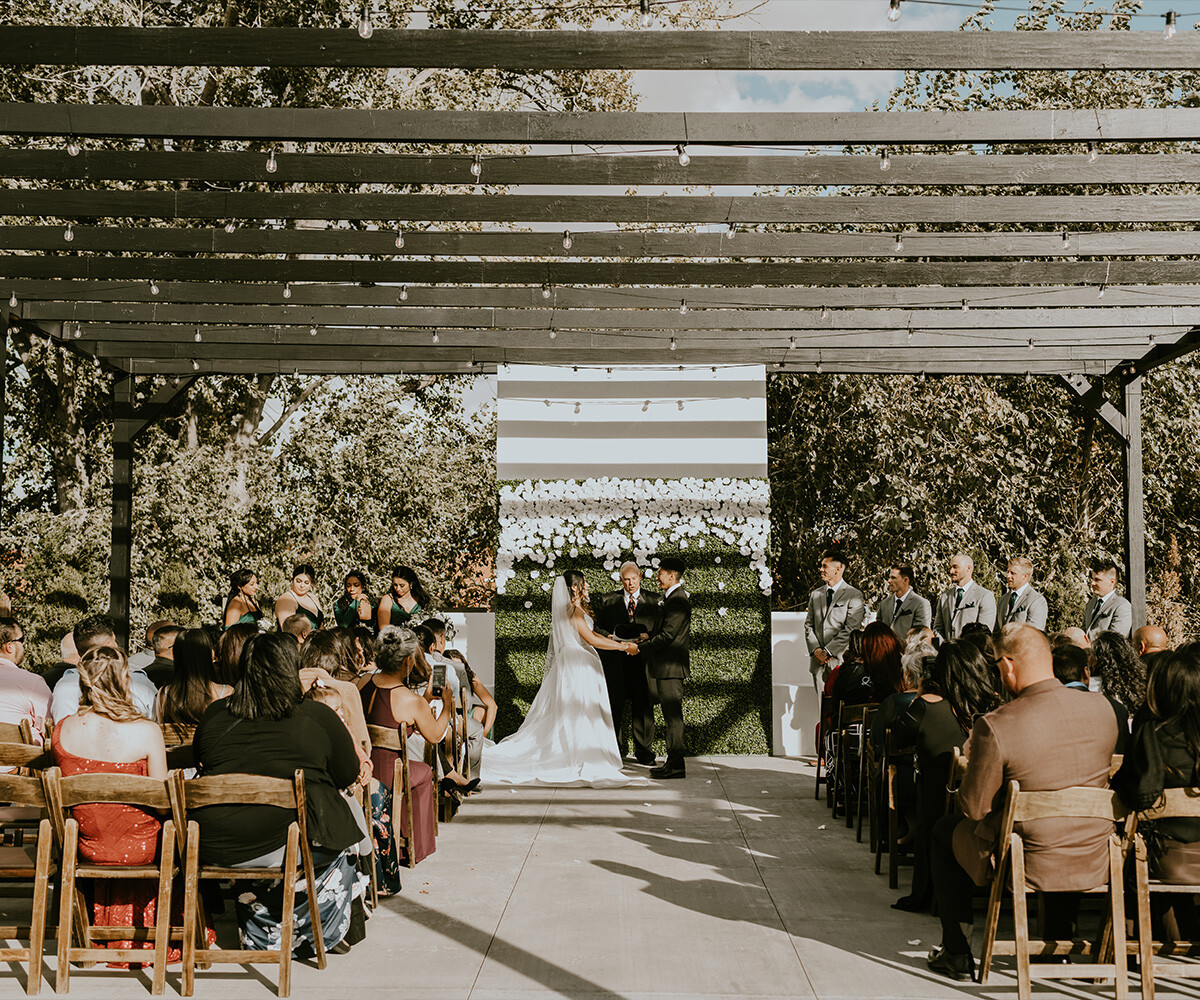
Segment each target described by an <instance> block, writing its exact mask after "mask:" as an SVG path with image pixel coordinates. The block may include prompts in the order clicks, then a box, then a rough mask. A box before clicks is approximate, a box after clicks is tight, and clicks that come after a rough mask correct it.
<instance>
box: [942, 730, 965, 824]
mask: <svg viewBox="0 0 1200 1000" xmlns="http://www.w3.org/2000/svg"><path fill="white" fill-rule="evenodd" d="M966 774H967V757H966V754H964V753H963V752H962V748H961V747H955V748H954V759H953V760H952V761H951V762H950V775H949V778H948V780H947V781H946V804H945V806H944V807H943V811H942V814H943V815H945V816H949V815H950V811H951V810H952V809H953V808H954V796H955V795H956V794H957V793H958V786H959V785H961V784H962V782H963V778H964V777H966Z"/></svg>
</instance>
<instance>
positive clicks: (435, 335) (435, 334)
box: [433, 330, 441, 344]
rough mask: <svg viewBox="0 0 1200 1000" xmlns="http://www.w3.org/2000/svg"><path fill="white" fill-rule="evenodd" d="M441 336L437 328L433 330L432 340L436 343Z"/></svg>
mask: <svg viewBox="0 0 1200 1000" xmlns="http://www.w3.org/2000/svg"><path fill="white" fill-rule="evenodd" d="M440 339H441V338H440V337H439V336H438V332H437V330H434V331H433V342H434V343H435V344H436V343H437V342H438V341H439V340H440Z"/></svg>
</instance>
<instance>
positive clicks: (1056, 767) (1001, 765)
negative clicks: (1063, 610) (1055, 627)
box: [927, 623, 1117, 981]
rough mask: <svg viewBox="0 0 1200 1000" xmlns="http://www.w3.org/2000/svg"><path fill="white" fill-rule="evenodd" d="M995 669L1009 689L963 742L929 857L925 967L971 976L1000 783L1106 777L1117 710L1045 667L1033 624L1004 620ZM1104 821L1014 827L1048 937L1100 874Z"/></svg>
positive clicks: (1107, 829) (1093, 782)
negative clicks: (934, 932)
mask: <svg viewBox="0 0 1200 1000" xmlns="http://www.w3.org/2000/svg"><path fill="white" fill-rule="evenodd" d="M996 655H997V658H998V660H999V663H998V667H999V671H1000V676H1001V679H1002V680H1003V682H1004V684H1005V686H1006V687H1007V688H1008V689H1009V690H1010V691H1011V692H1012V693H1013V695H1014V698H1013V700H1012V701H1010V702H1009V703H1008V704H1006V705H1002V706H1001V707H999V708H997V709H995V710H994V711H992V712H989V713H987V714H986V715H983V716H980V717H979V718H978V719H976V720H975V723H974V725H973V726H972V727H971V736H970V739H969V740H968V742H967V747H966V755H967V759H968V761H969V763H968V765H967V772H966V775H965V776H964V778H963V782H962V784H961V785H960V786H959V789H958V792H957V795H956V797H955V801H956V802H957V804H958V808H959V810H960V812H961V814H962V815H960V816H944V817H942V818H941V819H940V820H938V821H937V822H936V823H935V824H934V827H933V842H932V844H931V846H930V867H931V869H932V872H933V892H934V898H935V900H936V902H937V907H938V918H939V919H940V920H941V923H942V943H941V946H940V947H938V948H935V949H934V950H933V951H932V952H930V954H929V958H928V960H927V964H928V966H929V968H930V969H931V970H932V971H934V972H938V973H941V974H942V975H945V976H949V977H950V978H952V979H957V980H962V981H966V980H968V979H970V978H971V976H972V974H973V972H974V967H975V961H974V958H973V957H972V955H971V946H970V942H969V940H968V939H967V935H966V933H964V928H969V927H970V925H971V923H972V920H973V916H972V905H971V895H972V888H971V887H972V884H974V885H977V886H982V885H984V884H985V882H986V880H987V878H988V876H989V874H990V871H991V864H990V861H991V856H992V853H993V852H994V851H995V849H996V837H997V835H998V832H999V829H1000V822H1001V814H1002V812H1003V809H1004V801H1005V796H1004V794H1003V793H1004V787H1005V785H1006V784H1007V782H1009V781H1010V780H1015V781H1016V782H1017V783H1018V784H1019V785H1020V787H1021V788H1024V789H1028V790H1047V791H1053V790H1056V789H1061V788H1070V787H1072V786H1075V785H1086V786H1089V787H1092V788H1105V787H1107V786H1108V768H1109V762H1110V761H1111V760H1112V754H1113V749H1114V748H1115V746H1116V743H1117V719H1116V716H1115V715H1114V714H1113V711H1112V708H1111V707H1110V706H1109V704H1108V702H1107V701H1105V699H1104V698H1103V697H1102V696H1100V695H1098V694H1095V693H1093V692H1090V691H1068V690H1067V689H1066V688H1064V687H1063V685H1062V683H1061V682H1060V681H1059V680H1058V679H1057V678H1055V676H1054V661H1053V658H1052V656H1051V653H1050V644H1049V642H1048V641H1047V640H1046V637H1045V636H1044V635H1043V634H1042V633H1041V632H1040V631H1039V630H1038V629H1036V628H1033V627H1032V626H1029V625H1023V624H1020V623H1012V624H1009V625H1006V626H1005V627H1004V628H1003V629H1002V630H1001V632H1000V634H999V636H998V637H997V641H996ZM1112 829H1113V827H1112V823H1111V822H1107V821H1100V820H1076V819H1041V820H1033V821H1030V822H1028V823H1024V824H1022V825H1021V827H1020V828H1019V829H1018V830H1017V832H1018V833H1020V834H1022V835H1023V836H1024V838H1025V873H1026V879H1027V881H1028V883H1029V885H1030V886H1031V887H1032V888H1034V889H1036V890H1038V891H1039V892H1043V893H1045V894H1046V895H1045V896H1044V898H1043V902H1044V920H1043V930H1044V933H1045V936H1046V939H1047V940H1056V939H1061V938H1068V937H1071V926H1072V924H1073V923H1074V919H1075V914H1076V911H1077V910H1078V905H1079V896H1078V893H1079V891H1080V890H1083V889H1091V888H1093V887H1095V886H1097V885H1102V884H1104V883H1105V882H1107V880H1108V839H1109V837H1110V836H1111V835H1112Z"/></svg>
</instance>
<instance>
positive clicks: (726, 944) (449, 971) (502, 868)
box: [0, 757, 1200, 1000]
mask: <svg viewBox="0 0 1200 1000" xmlns="http://www.w3.org/2000/svg"><path fill="white" fill-rule="evenodd" d="M630 771H631V772H634V771H636V772H638V773H644V769H642V768H635V767H631V768H630ZM812 789H813V785H812V769H811V768H808V767H805V766H804V765H801V764H799V763H797V762H794V761H786V760H778V759H771V758H763V757H743V758H729V757H719V758H711V759H696V760H690V761H689V762H688V777H687V779H686V780H684V781H668V782H661V783H654V784H647V785H645V786H643V787H637V788H625V789H617V790H605V791H601V790H592V789H542V790H537V789H522V790H519V791H516V792H513V791H511V790H501V789H494V790H489V791H487V792H486V793H484V794H481V795H479V796H475V797H472V798H471V799H470V800H469V801H468V802H467V803H466V804H465V805H464V807H463V809H462V811H461V812H460V813H459V816H458V818H457V819H455V821H454V822H453V823H451V824H448V825H443V826H442V828H441V833H440V836H439V838H438V849H437V853H436V854H434V855H433V856H432V857H430V858H428V859H427V860H426V861H424V862H422V864H421V865H420V867H419V868H417V869H416V870H415V871H413V872H405V873H404V876H403V879H404V889H403V892H402V893H401V894H400V895H399V896H398V897H395V898H393V899H389V900H386V901H385V902H384V903H383V904H382V906H381V909H380V911H379V912H378V913H376V915H375V916H374V917H372V919H371V920H370V922H369V923H368V927H367V929H368V937H367V940H366V941H364V942H363V943H361V944H359V945H358V946H356V947H355V948H354V950H353V951H352V952H351V953H350V954H349V955H347V956H330V959H329V967H328V968H327V969H326V970H325V971H324V972H319V971H318V970H317V969H316V968H315V967H312V966H311V965H309V964H307V963H299V964H297V965H296V966H295V967H294V971H293V991H292V992H293V995H294V996H296V997H345V998H346V1000H350V998H352V997H353V998H356V1000H357V998H362V997H375V996H379V997H382V996H389V997H392V996H403V997H412V998H414V1000H467V998H470V1000H517V998H541V997H546V998H549V997H581V998H609V1000H650V998H653V1000H672V998H676V997H679V998H684V997H688V998H694V997H701V998H726V997H728V998H733V997H738V998H756V997H800V998H804V997H819V998H822V1000H833V998H841V997H854V998H860V997H871V998H884V997H906V998H907V997H913V998H924V997H929V998H943V997H962V996H976V997H999V998H1004V1000H1008V998H1015V997H1016V984H1015V982H1014V980H1013V979H1012V977H1011V976H1009V975H1008V974H1007V972H1006V971H1005V970H1006V966H1001V969H1000V970H999V971H998V972H997V973H995V974H994V975H993V977H992V980H991V981H990V982H989V984H988V986H987V988H980V987H977V986H972V985H966V984H964V985H957V984H953V983H950V982H948V981H946V980H943V979H940V978H938V977H935V976H932V975H930V974H929V973H927V972H926V970H925V968H924V956H925V953H926V952H927V951H928V950H929V948H930V947H931V946H932V945H933V944H935V943H936V942H937V938H938V929H937V923H936V921H935V920H934V919H933V918H931V917H929V916H926V915H910V914H902V913H898V912H897V911H894V910H891V909H889V907H888V904H889V903H890V902H892V901H893V899H895V897H896V896H897V895H899V894H900V893H897V892H893V891H890V890H889V889H888V888H887V880H886V878H884V877H880V876H876V875H875V874H874V873H873V872H872V870H871V858H870V854H869V852H868V849H867V847H866V845H865V844H858V843H856V842H855V840H854V835H853V832H852V831H849V830H847V829H846V827H845V825H844V822H840V823H832V822H830V820H829V813H828V811H827V810H826V809H825V806H824V803H823V802H822V803H817V802H816V801H814V799H813V794H812ZM901 878H902V889H901V892H903V891H907V881H908V873H907V871H904V872H903V873H902V876H901ZM1002 961H1004V960H1002ZM10 968H11V967H10ZM3 969H4V967H3V966H0V997H2V996H11V997H14V998H15V997H17V996H19V995H22V992H23V991H22V990H21V987H22V986H23V981H24V980H23V974H22V975H21V976H20V977H18V976H17V975H15V974H13V973H11V972H10V973H9V974H8V975H4V974H3ZM47 971H48V972H49V963H48V965H47ZM137 978H138V977H132V976H130V974H128V973H123V974H121V973H114V972H108V971H103V970H93V971H84V970H80V971H76V972H75V973H74V974H73V976H72V983H71V986H72V988H71V995H72V996H79V997H85V998H86V997H91V996H95V997H106V998H107V997H117V996H121V997H128V996H139V995H141V992H140V991H141V989H143V988H146V989H147V992H148V979H147V978H145V977H141V980H142V984H139V983H138V982H137V981H136V980H137ZM274 980H275V976H274V970H272V969H270V968H269V967H259V969H258V970H255V971H250V970H248V969H244V968H239V967H236V966H226V967H221V968H220V969H219V970H216V971H209V972H202V973H200V974H199V976H198V979H197V988H196V996H197V997H200V998H207V997H214V998H226V997H230V998H234V997H237V998H240V997H255V998H265V997H268V996H271V995H273V994H274V988H273V984H274ZM178 985H179V977H178V973H177V967H176V968H174V969H172V971H171V973H170V975H169V977H168V986H167V993H168V994H177V992H178ZM1165 985H1166V984H1162V985H1160V990H1159V992H1160V995H1162V996H1164V997H1165V996H1169V995H1172V994H1174V995H1179V994H1178V993H1175V992H1174V991H1172V990H1168V989H1164V988H1163V987H1164V986H1165ZM43 989H44V990H46V987H43ZM1035 990H1036V994H1035V995H1037V996H1052V995H1055V991H1054V990H1052V989H1050V988H1048V987H1046V986H1038V987H1035ZM1184 990H1186V993H1185V994H1184V995H1186V996H1188V997H1191V998H1196V997H1197V996H1198V995H1200V990H1197V989H1193V988H1192V987H1184ZM1058 995H1068V996H1076V997H1088V996H1102V997H1111V996H1112V989H1111V985H1108V986H1104V987H1101V988H1099V989H1092V988H1090V987H1084V986H1082V985H1080V984H1077V983H1074V982H1072V983H1069V984H1064V985H1063V986H1061V987H1060V989H1059V991H1058Z"/></svg>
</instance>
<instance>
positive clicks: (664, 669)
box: [631, 556, 692, 778]
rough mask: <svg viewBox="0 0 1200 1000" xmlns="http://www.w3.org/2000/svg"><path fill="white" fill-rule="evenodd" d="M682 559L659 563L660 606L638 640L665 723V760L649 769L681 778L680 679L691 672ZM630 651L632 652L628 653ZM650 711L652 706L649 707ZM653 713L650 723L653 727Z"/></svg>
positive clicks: (688, 608)
mask: <svg viewBox="0 0 1200 1000" xmlns="http://www.w3.org/2000/svg"><path fill="white" fill-rule="evenodd" d="M683 570H684V566H683V560H682V559H676V558H675V557H674V556H667V557H666V558H664V559H662V560H660V561H659V564H658V585H659V587H660V588H662V592H663V599H662V608H661V609H660V611H659V616H658V622H657V624H656V625H655V627H654V629H653V630H652V631H651V632H650V637H649V638H648V639H645V640H643V641H642V642H641V643H639V644H638V652H639V653H641V655H642V658H643V659H644V660H645V661H646V681H647V684H648V686H649V688H650V697H651V698H653V699H654V700H656V701H657V702H658V703H659V704H660V705H662V711H663V720H664V721H665V722H666V724H667V762H666V763H665V764H663V765H662V766H661V767H653V768H651V769H650V777H652V778H683V777H685V776H686V772H685V770H684V765H683V682H684V680H685V679H686V678H688V677H690V676H691V673H692V668H691V665H690V657H689V653H690V650H691V646H692V633H691V627H692V603H691V599H690V598H689V596H688V593H687V591H686V590H684V589H683V583H682V579H683ZM631 655H632V654H631ZM651 712H653V708H651ZM653 725H654V722H653V714H651V716H650V726H651V729H653Z"/></svg>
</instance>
